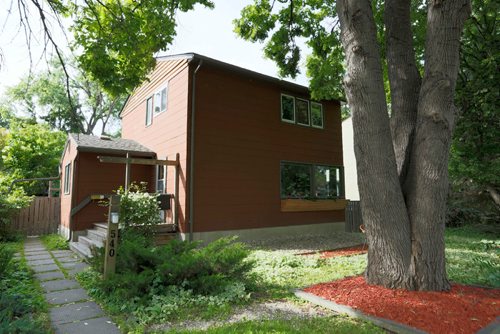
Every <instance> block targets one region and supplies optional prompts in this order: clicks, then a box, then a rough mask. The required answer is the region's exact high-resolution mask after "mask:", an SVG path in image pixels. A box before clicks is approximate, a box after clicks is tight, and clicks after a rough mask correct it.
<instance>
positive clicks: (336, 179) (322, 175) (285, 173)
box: [281, 162, 343, 199]
mask: <svg viewBox="0 0 500 334" xmlns="http://www.w3.org/2000/svg"><path fill="white" fill-rule="evenodd" d="M342 182H343V180H342V170H341V168H340V167H334V166H322V165H313V164H301V163H291V162H282V163H281V198H283V199H286V198H301V199H315V198H317V199H322V198H323V199H330V198H342V197H343V183H342Z"/></svg>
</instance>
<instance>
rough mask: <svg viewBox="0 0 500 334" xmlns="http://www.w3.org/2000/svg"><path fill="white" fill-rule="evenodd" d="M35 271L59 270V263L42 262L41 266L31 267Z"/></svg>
mask: <svg viewBox="0 0 500 334" xmlns="http://www.w3.org/2000/svg"><path fill="white" fill-rule="evenodd" d="M31 269H33V271H34V272H35V273H44V272H47V271H56V270H59V266H58V265H57V264H55V263H54V264H42V265H39V266H33V267H31Z"/></svg>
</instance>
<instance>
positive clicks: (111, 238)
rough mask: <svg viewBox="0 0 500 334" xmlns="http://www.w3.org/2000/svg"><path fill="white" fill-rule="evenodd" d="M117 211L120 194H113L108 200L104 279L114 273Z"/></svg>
mask: <svg viewBox="0 0 500 334" xmlns="http://www.w3.org/2000/svg"><path fill="white" fill-rule="evenodd" d="M119 213H120V196H117V195H113V196H111V198H110V200H109V214H108V235H107V238H106V254H105V256H104V279H107V278H109V277H110V276H111V275H113V274H114V273H115V268H116V249H117V247H118V221H119Z"/></svg>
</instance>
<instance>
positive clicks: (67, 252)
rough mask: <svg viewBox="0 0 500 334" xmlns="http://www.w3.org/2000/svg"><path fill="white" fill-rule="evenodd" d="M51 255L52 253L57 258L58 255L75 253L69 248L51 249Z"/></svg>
mask: <svg viewBox="0 0 500 334" xmlns="http://www.w3.org/2000/svg"><path fill="white" fill-rule="evenodd" d="M52 255H54V257H55V258H59V257H66V256H70V255H75V253H73V251H70V250H59V251H52Z"/></svg>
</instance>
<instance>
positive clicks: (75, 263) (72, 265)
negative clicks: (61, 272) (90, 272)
mask: <svg viewBox="0 0 500 334" xmlns="http://www.w3.org/2000/svg"><path fill="white" fill-rule="evenodd" d="M88 266H89V265H88V264H86V263H84V262H82V261H73V262H63V263H61V267H63V268H64V269H68V270H69V269H76V268H84V269H85V268H87V267H88Z"/></svg>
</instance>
